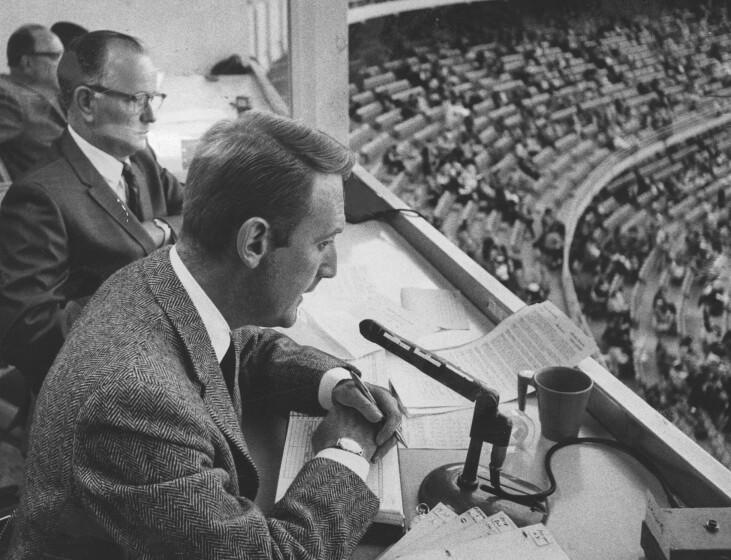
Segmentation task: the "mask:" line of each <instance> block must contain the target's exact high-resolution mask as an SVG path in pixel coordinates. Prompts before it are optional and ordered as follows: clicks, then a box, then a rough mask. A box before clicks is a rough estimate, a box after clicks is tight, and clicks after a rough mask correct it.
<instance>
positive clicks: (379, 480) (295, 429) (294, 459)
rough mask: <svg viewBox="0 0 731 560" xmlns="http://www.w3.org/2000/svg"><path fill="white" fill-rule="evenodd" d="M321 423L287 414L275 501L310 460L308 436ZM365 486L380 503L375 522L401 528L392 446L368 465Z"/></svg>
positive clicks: (398, 479)
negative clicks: (379, 458) (376, 461)
mask: <svg viewBox="0 0 731 560" xmlns="http://www.w3.org/2000/svg"><path fill="white" fill-rule="evenodd" d="M321 420H322V418H319V417H316V416H306V415H304V414H299V413H297V412H292V413H291V414H290V416H289V426H288V427H287V437H286V439H285V442H284V453H283V455H282V465H281V467H280V469H279V480H278V482H277V494H276V500H277V501H279V500H280V499H281V498H282V496H284V493H285V492H286V491H287V488H289V485H290V484H292V481H293V480H294V479H295V477H296V476H297V473H298V472H299V471H300V469H301V468H302V466H303V465H304V464H305V463H306V462H307V461H309V460H310V459H311V458H312V457H313V453H312V433H313V432H314V431H315V429H316V428H317V426H318V424H319V423H320V421H321ZM367 483H368V487H369V488H370V489H371V490H372V491H373V493H374V494H375V495H376V496H378V499H379V500H380V501H381V508H380V510H379V512H378V515H377V516H376V519H375V523H384V524H387V525H399V526H403V524H404V506H403V502H402V500H401V475H400V473H399V466H398V451H397V449H396V447H394V448H392V449H391V451H389V452H388V453H387V454H386V456H385V457H383V458H382V459H381V460H380V461H378V463H376V464H373V465H371V470H370V473H369V475H368V480H367Z"/></svg>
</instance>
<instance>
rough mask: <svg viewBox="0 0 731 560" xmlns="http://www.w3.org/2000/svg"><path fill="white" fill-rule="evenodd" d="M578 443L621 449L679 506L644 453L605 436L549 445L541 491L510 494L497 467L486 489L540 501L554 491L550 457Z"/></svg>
mask: <svg viewBox="0 0 731 560" xmlns="http://www.w3.org/2000/svg"><path fill="white" fill-rule="evenodd" d="M580 443H593V444H601V445H607V446H609V447H612V448H614V449H618V450H619V451H622V452H624V453H626V454H627V455H629V456H630V457H632V458H634V459H635V460H636V461H638V462H639V463H640V464H641V465H642V466H643V467H645V469H647V471H648V472H649V473H650V474H652V475H653V476H654V477H655V478H656V479H657V481H658V482H659V483H660V486H661V487H662V489H663V491H664V492H665V495H666V496H667V499H668V503H669V504H670V507H681V505H680V503H679V501H678V499H677V498H676V497H675V495H674V494H673V492H672V490H670V485H669V484H668V482H667V480H665V477H664V476H663V474H662V473H661V472H660V470H659V469H658V468H657V467H656V466H655V464H654V463H652V462H651V461H650V459H649V458H647V457H646V456H645V455H643V454H641V453H640V452H639V451H638V450H636V449H634V448H632V447H630V446H629V445H626V444H624V443H621V442H619V441H615V440H612V439H606V438H596V437H580V438H570V439H566V440H563V441H560V442H558V443H557V444H555V445H554V446H553V447H551V448H550V449H549V450H548V451H547V452H546V456H545V457H544V459H543V466H544V468H545V470H546V475H547V476H548V480H549V482H550V484H549V487H548V488H547V489H546V490H543V491H541V492H536V493H534V494H512V493H510V492H506V491H505V490H503V489H502V488H501V486H500V471H499V469H494V470H493V469H491V470H490V476H491V479H490V482H492V484H493V485H494V488H492V489H490V488H488V490H493V491H494V492H493V493H494V494H495V495H497V496H499V497H505V498H507V499H509V500H512V501H515V502H516V503H520V504H525V505H532V504H535V503H536V502H540V501H543V500H545V499H546V498H548V496H550V495H551V494H553V493H554V492H555V491H556V477H555V476H554V474H553V469H552V468H551V458H552V457H553V455H554V454H555V453H556V451H558V450H559V449H563V448H564V447H568V446H569V445H576V444H580Z"/></svg>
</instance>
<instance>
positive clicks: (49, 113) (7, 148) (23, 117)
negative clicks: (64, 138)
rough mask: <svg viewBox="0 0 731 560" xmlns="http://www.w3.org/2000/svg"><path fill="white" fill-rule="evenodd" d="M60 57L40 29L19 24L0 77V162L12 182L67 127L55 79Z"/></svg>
mask: <svg viewBox="0 0 731 560" xmlns="http://www.w3.org/2000/svg"><path fill="white" fill-rule="evenodd" d="M62 54H63V45H62V44H61V41H60V39H59V38H58V37H56V35H54V34H53V33H51V31H49V30H48V29H46V28H45V27H43V26H42V25H36V24H30V25H24V26H22V27H20V28H18V29H17V30H16V31H14V32H13V34H12V35H11V36H10V39H9V40H8V46H7V56H8V67H9V68H10V74H7V75H2V76H0V159H1V160H2V161H3V163H4V164H5V167H6V168H7V171H8V172H9V174H10V177H11V178H12V179H18V178H19V177H20V175H22V174H23V173H24V172H26V171H27V170H28V169H30V167H31V166H32V165H33V164H35V163H36V162H37V161H38V160H39V159H41V157H42V156H43V154H45V152H46V151H47V150H48V148H49V147H50V146H51V144H52V143H53V141H54V140H56V138H58V137H59V136H60V134H61V132H62V131H63V129H64V126H66V118H65V115H64V111H63V110H62V109H61V105H60V104H59V102H58V79H57V78H56V67H57V66H58V61H59V59H60V58H61V55H62ZM0 180H2V178H1V177H0Z"/></svg>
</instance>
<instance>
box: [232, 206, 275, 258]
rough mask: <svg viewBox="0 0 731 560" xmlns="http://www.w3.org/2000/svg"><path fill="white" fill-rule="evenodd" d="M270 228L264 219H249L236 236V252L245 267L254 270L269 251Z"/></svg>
mask: <svg viewBox="0 0 731 560" xmlns="http://www.w3.org/2000/svg"><path fill="white" fill-rule="evenodd" d="M271 229H272V228H271V226H270V225H269V222H267V221H266V220H265V219H264V218H258V217H254V218H249V219H248V220H246V221H245V222H244V223H243V224H241V227H240V228H239V231H238V233H237V235H236V252H237V253H238V255H239V258H240V259H241V262H243V263H244V264H245V265H247V266H248V267H249V268H256V267H257V266H258V265H259V262H261V259H262V258H263V257H264V255H266V254H267V253H268V252H269V251H270V249H271Z"/></svg>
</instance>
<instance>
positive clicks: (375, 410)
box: [332, 381, 383, 424]
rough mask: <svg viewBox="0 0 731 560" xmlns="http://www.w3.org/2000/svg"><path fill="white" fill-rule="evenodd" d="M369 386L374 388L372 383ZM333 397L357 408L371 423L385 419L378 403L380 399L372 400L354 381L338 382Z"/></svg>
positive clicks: (350, 406)
mask: <svg viewBox="0 0 731 560" xmlns="http://www.w3.org/2000/svg"><path fill="white" fill-rule="evenodd" d="M369 387H370V388H373V386H372V385H370V386H369ZM332 398H333V401H334V402H336V403H338V404H341V405H343V406H347V407H349V408H354V409H356V410H357V411H358V412H360V413H361V415H362V416H363V418H365V419H366V420H368V421H369V422H370V423H371V424H375V423H376V422H380V421H381V420H383V413H382V412H381V410H380V409H379V407H378V404H377V402H378V400H377V399H376V402H372V401H371V400H370V399H369V398H368V397H367V396H366V395H365V394H364V393H363V391H361V390H360V389H359V388H358V387H357V386H356V385H355V383H354V382H352V381H344V382H342V383H338V384H337V385H336V386H335V389H333V394H332Z"/></svg>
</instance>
